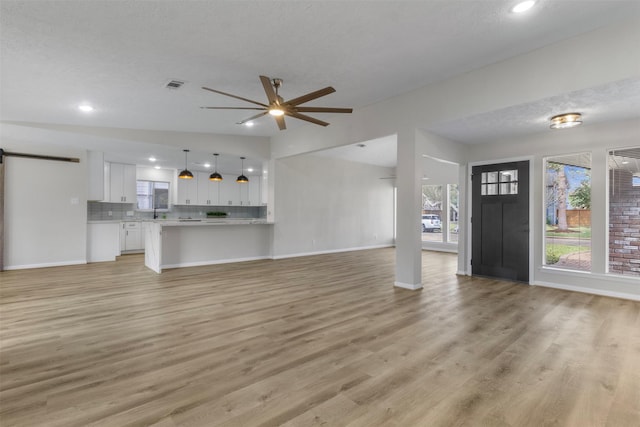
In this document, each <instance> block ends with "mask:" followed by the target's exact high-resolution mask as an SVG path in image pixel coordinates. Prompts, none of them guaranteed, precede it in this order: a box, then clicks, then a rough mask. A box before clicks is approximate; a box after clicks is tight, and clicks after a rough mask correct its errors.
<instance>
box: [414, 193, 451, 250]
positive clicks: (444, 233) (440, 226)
mask: <svg viewBox="0 0 640 427" xmlns="http://www.w3.org/2000/svg"><path fill="white" fill-rule="evenodd" d="M458 205H459V204H458V184H448V185H446V186H442V185H423V186H422V241H423V242H452V243H457V242H458ZM447 213H448V216H447Z"/></svg>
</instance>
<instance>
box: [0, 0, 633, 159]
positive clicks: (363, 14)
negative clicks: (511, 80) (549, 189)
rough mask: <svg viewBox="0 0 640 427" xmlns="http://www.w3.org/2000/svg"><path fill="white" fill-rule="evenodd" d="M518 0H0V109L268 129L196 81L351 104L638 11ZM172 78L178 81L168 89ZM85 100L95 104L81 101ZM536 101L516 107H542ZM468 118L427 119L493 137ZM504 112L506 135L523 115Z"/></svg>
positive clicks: (20, 118)
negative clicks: (510, 118) (277, 86)
mask: <svg viewBox="0 0 640 427" xmlns="http://www.w3.org/2000/svg"><path fill="white" fill-rule="evenodd" d="M515 3H516V2H515V1H512V0H494V1H471V0H447V1H444V0H442V1H436V0H434V1H403V0H398V1H355V0H354V1H350V0H343V1H265V0H263V1H132V0H124V1H101V0H95V1H64V0H59V1H35V0H20V1H12V0H3V1H2V2H0V8H1V9H0V12H1V13H0V24H1V25H0V55H1V56H2V61H1V62H0V91H1V97H0V120H3V121H12V122H35V123H55V124H65V125H81V126H101V127H113V128H131V129H150V130H173V131H189V132H207V133H217V134H239V135H256V136H272V135H275V134H277V133H278V132H279V131H278V129H277V126H276V125H275V123H274V122H273V120H272V119H271V118H270V117H264V118H262V119H260V120H258V121H257V124H256V126H254V127H253V128H247V127H244V126H239V125H236V122H238V121H239V120H242V119H244V118H246V117H248V116H250V115H252V114H251V112H248V114H245V112H242V111H240V112H238V111H211V110H202V109H200V108H199V107H200V106H247V104H245V103H242V102H241V101H237V100H234V99H231V98H227V97H224V96H221V95H218V94H214V93H211V92H206V91H203V90H202V89H200V87H201V86H208V87H212V88H215V89H219V90H222V91H225V92H229V93H233V94H237V95H240V96H243V97H246V98H251V99H255V100H257V101H264V100H265V95H264V91H263V89H262V86H261V84H260V82H259V80H258V75H260V74H263V75H267V76H270V77H279V78H282V79H284V86H283V87H282V89H281V91H280V93H281V95H282V96H283V97H284V98H285V99H289V98H293V97H296V96H299V95H301V94H305V93H307V92H310V91H313V90H316V89H319V88H322V87H325V86H329V85H331V86H333V87H335V88H336V90H337V92H336V93H334V94H331V95H329V96H326V97H323V98H320V99H318V100H316V101H313V102H311V103H309V105H313V106H326V107H353V108H354V109H356V110H357V109H358V108H362V107H364V106H367V105H370V104H372V103H375V102H378V101H381V100H384V99H387V98H389V97H392V96H395V95H398V94H402V93H406V92H408V91H411V90H413V89H416V88H418V87H421V86H424V85H426V84H429V83H433V82H437V81H440V80H443V79H446V78H449V77H451V76H454V75H458V74H461V73H464V72H468V71H470V70H473V69H477V68H479V67H482V66H485V65H488V64H491V63H495V62H497V61H500V60H504V59H507V58H510V57H513V56H516V55H519V54H522V53H525V52H529V51H532V50H534V49H537V48H539V47H542V46H545V45H548V44H551V43H554V42H557V41H560V40H564V39H566V38H569V37H572V36H575V35H578V34H582V33H584V32H587V31H590V30H593V29H595V28H599V27H601V26H604V25H607V24H611V23H613V22H617V21H619V20H622V19H626V18H628V17H629V16H639V13H640V2H638V1H615V0H603V1H595V0H594V1H570V0H555V1H550V0H539V1H538V4H537V5H536V7H535V8H534V9H533V10H532V11H531V12H530V13H528V14H525V15H521V16H520V15H514V14H512V13H510V12H509V9H510V7H512V6H513V5H514V4H515ZM578 6H579V7H578ZM170 79H179V80H183V81H186V84H185V86H184V87H182V88H181V89H179V90H169V89H166V88H165V87H164V85H165V84H166V83H167V81H168V80H170ZM627 84H629V85H630V86H631V87H632V89H633V90H637V82H627ZM605 95H606V94H605ZM599 100H600V101H601V102H603V103H606V102H612V100H611V99H607V98H606V97H604V96H603V97H600V98H599ZM82 102H89V103H91V104H93V105H94V106H95V108H96V111H94V112H93V113H91V114H83V113H80V112H78V111H77V109H76V107H77V105H78V104H80V103H82ZM548 102H549V101H548V100H547V101H545V100H541V103H542V104H544V106H546V107H549V104H548ZM636 102H637V98H634V100H632V104H631V105H632V106H635V105H636V104H635V103H636ZM622 104H624V102H622ZM609 105H611V104H609ZM546 107H544V108H543V107H541V108H534V107H532V106H520V107H518V106H516V107H514V108H515V109H514V110H513V112H512V113H513V114H514V115H515V116H520V114H519V113H522V112H523V109H524V110H525V111H528V110H530V109H531V108H534V109H535V110H536V111H539V112H540V117H543V116H544V117H546V116H547V115H548V114H549V113H547V110H548V109H549V108H546ZM518 109H519V110H518ZM500 113H501V114H502V113H505V112H500ZM509 114H511V113H509ZM315 116H316V117H318V118H320V119H322V120H327V121H329V122H331V121H332V117H335V116H332V115H330V114H327V115H322V114H316V115H315ZM497 117H499V115H494V116H492V117H484V118H483V119H484V120H486V121H487V122H494V121H495V120H497V119H496V118H497ZM467 120H468V122H464V121H462V122H460V123H463V125H462V126H461V129H462V130H459V129H458V127H457V126H454V125H453V124H450V123H449V124H442V125H441V126H440V127H438V128H437V129H434V130H435V131H438V132H440V133H441V134H443V135H445V136H456V137H455V138H454V139H461V140H468V139H469V138H468V137H467V136H465V135H468V134H470V133H473V134H474V135H475V137H476V138H477V139H478V140H480V139H483V138H484V139H489V138H493V137H494V134H493V133H492V132H493V129H495V127H490V126H483V125H482V123H485V121H483V120H479V119H478V118H469V119H467ZM513 123H514V125H516V124H517V126H515V127H516V129H512V130H513V131H514V132H516V133H517V132H518V130H519V129H520V130H522V129H524V128H526V127H527V126H528V125H529V123H526V122H523V121H522V120H520V121H517V120H516V121H514V122H513ZM287 126H288V128H289V129H292V128H295V127H299V126H315V125H313V124H309V123H306V122H299V121H296V120H295V119H287ZM473 127H474V129H475V130H473V129H472V130H469V129H471V128H473ZM13 129H14V130H15V129H17V127H15V126H14V127H13ZM456 132H461V133H462V134H456ZM464 132H466V134H465V133H464ZM458 137H459V138H458ZM469 142H473V141H469ZM178 157H179V156H178Z"/></svg>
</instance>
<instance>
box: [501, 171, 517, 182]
mask: <svg viewBox="0 0 640 427" xmlns="http://www.w3.org/2000/svg"><path fill="white" fill-rule="evenodd" d="M517 180H518V171H517V170H511V171H500V182H510V181H517Z"/></svg>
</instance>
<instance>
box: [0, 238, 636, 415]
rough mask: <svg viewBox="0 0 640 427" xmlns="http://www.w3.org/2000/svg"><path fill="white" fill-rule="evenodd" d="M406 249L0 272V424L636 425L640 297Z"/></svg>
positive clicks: (129, 260)
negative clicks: (557, 285)
mask: <svg viewBox="0 0 640 427" xmlns="http://www.w3.org/2000/svg"><path fill="white" fill-rule="evenodd" d="M394 258H395V253H394V250H393V249H382V250H368V251H360V252H353V253H345V254H335V255H333V254H332V255H321V256H313V257H304V258H295V259H286V260H278V261H256V262H248V263H242V264H233V265H232V264H228V265H219V266H208V267H196V268H184V269H175V270H169V271H167V272H166V273H163V274H162V275H157V274H155V273H153V272H151V271H150V270H147V269H146V268H145V267H144V266H143V259H142V257H141V256H139V255H129V256H125V257H121V259H119V260H118V261H117V262H114V263H113V262H112V263H99V264H90V265H86V266H71V267H60V268H47V269H38V270H23V271H8V272H3V273H0V283H1V285H0V292H1V294H0V296H1V303H2V305H1V318H0V320H1V321H2V325H1V333H2V335H1V359H0V369H1V372H0V373H1V377H0V399H1V407H0V425H2V426H3V427H8V426H48V427H49V426H51V427H55V426H65V427H70V426H134V425H135V426H146V425H155V426H176V425H180V426H218V425H220V426H275V425H286V426H316V425H323V426H344V425H349V426H366V427H372V426H403V427H404V426H462V425H468V426H580V427H585V426H616V427H618V426H638V425H640V303H637V302H631V301H625V300H618V299H613V298H605V297H598V296H592V295H586V294H579V293H571V292H564V291H559V290H554V289H546V288H539V287H529V286H526V285H519V284H513V283H509V282H500V281H492V280H487V279H480V278H468V277H456V276H455V274H454V271H455V267H456V259H455V256H454V255H449V254H438V253H432V252H424V254H423V260H424V286H425V287H424V289H423V290H421V291H408V290H402V289H397V288H394V287H393V286H392V283H393V281H394Z"/></svg>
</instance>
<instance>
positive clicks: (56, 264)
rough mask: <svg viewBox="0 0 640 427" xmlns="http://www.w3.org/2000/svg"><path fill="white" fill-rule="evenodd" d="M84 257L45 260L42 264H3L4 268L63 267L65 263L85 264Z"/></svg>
mask: <svg viewBox="0 0 640 427" xmlns="http://www.w3.org/2000/svg"><path fill="white" fill-rule="evenodd" d="M86 263H87V260H86V259H81V260H72V261H58V262H45V263H42V264H23V265H5V266H4V269H5V270H26V269H29V268H47V267H63V266H65V265H81V264H86Z"/></svg>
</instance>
